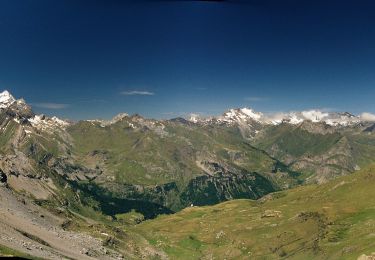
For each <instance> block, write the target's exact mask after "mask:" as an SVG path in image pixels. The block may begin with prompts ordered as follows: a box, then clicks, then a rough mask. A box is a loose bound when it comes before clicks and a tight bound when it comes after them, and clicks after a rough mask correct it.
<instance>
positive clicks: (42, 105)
mask: <svg viewBox="0 0 375 260" xmlns="http://www.w3.org/2000/svg"><path fill="white" fill-rule="evenodd" d="M31 105H32V106H34V107H39V108H47V109H64V108H67V107H69V104H62V103H33V104H31Z"/></svg>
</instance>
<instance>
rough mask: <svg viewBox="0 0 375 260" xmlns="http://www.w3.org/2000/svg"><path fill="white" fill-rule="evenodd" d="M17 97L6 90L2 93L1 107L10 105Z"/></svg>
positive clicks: (0, 96) (0, 98) (0, 94)
mask: <svg viewBox="0 0 375 260" xmlns="http://www.w3.org/2000/svg"><path fill="white" fill-rule="evenodd" d="M15 101H16V99H15V98H14V97H13V96H12V95H11V94H10V93H9V91H8V90H4V91H3V92H1V93H0V108H6V107H9V106H10V105H11V104H12V103H13V102H15Z"/></svg>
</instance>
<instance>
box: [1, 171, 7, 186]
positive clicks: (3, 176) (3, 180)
mask: <svg viewBox="0 0 375 260" xmlns="http://www.w3.org/2000/svg"><path fill="white" fill-rule="evenodd" d="M7 180H8V177H7V175H6V174H5V173H4V172H3V171H2V170H0V185H1V184H4V183H7Z"/></svg>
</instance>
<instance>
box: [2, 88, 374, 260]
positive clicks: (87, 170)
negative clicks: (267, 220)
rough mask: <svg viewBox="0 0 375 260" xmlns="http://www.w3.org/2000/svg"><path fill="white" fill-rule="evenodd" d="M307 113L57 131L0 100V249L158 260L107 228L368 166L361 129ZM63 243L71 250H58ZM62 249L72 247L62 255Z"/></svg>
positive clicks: (48, 120) (92, 124) (122, 119)
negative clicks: (0, 217) (0, 229)
mask: <svg viewBox="0 0 375 260" xmlns="http://www.w3.org/2000/svg"><path fill="white" fill-rule="evenodd" d="M315 112H316V111H315ZM315 112H311V111H310V112H300V113H294V114H289V115H288V116H285V115H284V116H283V118H282V119H281V120H279V119H277V120H279V121H277V120H276V119H275V118H273V119H271V117H270V116H269V115H264V114H262V113H258V112H255V111H253V110H251V109H232V110H230V111H228V112H226V113H224V114H223V115H222V116H220V117H212V118H207V119H199V118H194V119H192V120H186V119H182V118H176V119H171V120H153V119H146V118H143V117H142V116H140V115H128V114H120V115H118V116H116V117H115V118H113V119H112V120H110V121H104V120H84V121H79V122H68V121H64V120H61V119H59V118H56V117H48V116H44V115H36V114H34V113H33V111H32V109H31V107H30V106H29V105H27V103H26V102H25V101H24V100H22V99H20V100H17V99H15V98H14V97H13V96H12V95H11V94H10V93H9V92H6V91H5V92H3V93H0V182H1V183H2V187H1V190H0V192H2V194H3V195H2V198H4V199H3V200H2V202H1V206H2V210H0V213H1V212H3V211H4V212H5V213H4V214H6V216H5V217H4V220H3V221H2V222H0V224H1V225H3V227H4V230H7V231H6V232H7V233H4V234H6V236H3V237H2V238H1V239H2V240H0V241H1V242H0V244H2V245H4V246H6V247H7V248H8V247H10V248H13V249H16V250H17V252H23V253H22V254H28V253H30V254H32V255H35V256H40V257H45V258H60V257H71V258H77V259H79V258H80V257H81V256H82V255H83V256H87V257H90V256H92V257H98V258H103V257H109V258H110V257H117V256H120V255H123V256H125V257H128V258H139V257H142V256H143V257H150V258H151V257H159V258H165V257H167V255H166V254H165V252H162V250H160V248H157V247H155V245H153V244H152V243H149V242H148V241H146V240H144V238H143V237H142V236H138V233H137V232H135V233H134V234H132V236H128V235H126V233H125V234H124V233H122V231H119V230H118V229H117V228H118V225H119V224H120V223H122V222H121V221H123V219H126V221H125V222H126V223H128V222H129V218H130V219H133V220H134V219H136V222H138V219H141V220H142V219H144V218H146V219H151V218H155V217H157V216H158V215H159V214H169V213H173V212H176V211H179V210H181V209H183V208H185V207H187V206H190V205H191V204H193V205H200V206H203V205H213V204H217V203H220V202H222V201H227V200H233V199H241V198H242V199H245V198H246V199H259V198H262V197H264V196H265V195H267V194H269V193H272V192H275V191H279V190H283V189H288V188H291V187H295V186H297V185H300V184H305V183H325V182H328V181H329V180H331V179H334V178H337V177H338V176H341V175H348V174H351V173H353V172H355V171H357V170H359V169H360V168H363V167H366V166H367V165H369V164H371V163H372V162H373V161H374V158H375V135H374V132H373V131H372V128H373V123H370V122H366V121H363V120H362V119H361V118H360V117H357V116H353V115H350V114H348V113H345V114H329V113H328V114H327V115H326V114H319V113H317V112H316V113H315ZM321 118H323V119H321ZM10 204H12V206H11V205H10ZM13 206H14V207H13ZM12 207H13V208H12ZM7 209H9V210H10V209H12V210H10V211H9V212H10V213H9V212H7ZM56 209H59V210H57V211H56ZM12 212H13V213H12ZM17 212H18V213H19V215H18V216H19V217H16V215H17V214H18V213H17ZM39 212H42V213H39ZM16 213H17V214H16ZM9 214H10V215H9ZM40 214H41V215H43V216H44V217H40ZM51 214H52V215H51ZM12 216H13V217H12ZM46 216H47V217H46ZM12 218H14V219H13V220H12ZM6 219H8V220H9V219H10V221H5V220H6ZM16 219H17V221H15V220H16ZM34 219H35V220H34ZM46 219H48V221H47V220H46ZM93 219H95V220H93ZM133 220H131V221H130V222H132V221H133ZM12 221H13V222H12ZM43 221H47V222H48V223H49V226H48V225H47V224H48V223H47V224H46V225H47V229H45V228H44V225H45V224H44V223H45V222H43ZM92 221H94V222H92ZM17 223H18V224H17ZM90 223H91V224H90ZM103 223H104V224H103ZM92 225H94V226H95V227H96V231H94V230H92V228H90V226H92ZM101 225H104V226H101ZM31 226H35V227H34V228H30V227H31ZM122 228H123V227H122ZM126 228H127V227H125V229H126ZM28 230H31V231H32V232H30V231H28ZM100 230H101V232H99V231H100ZM66 231H69V232H66ZM4 232H5V231H4ZM70 232H73V233H70ZM74 232H76V233H74ZM77 232H78V233H77ZM81 232H84V233H85V234H86V235H88V236H87V237H86V236H85V235H82V234H81ZM101 233H105V234H107V235H108V233H111V234H113V236H114V237H116V239H114V238H113V237H112V235H110V238H108V237H107V235H103V234H101ZM67 236H68V237H72V239H71V240H70V242H69V243H72V245H70V244H69V243H65V244H64V243H61V246H59V245H60V242H59V241H60V240H59V239H61V238H64V239H65V238H66V237H67ZM85 239H87V242H89V244H92V245H94V246H93V247H90V246H89V245H87V244H86V241H83V240H85ZM49 240H51V242H49ZM43 241H44V242H43ZM45 242H46V243H45ZM99 244H102V246H104V247H100V246H99ZM74 246H75V247H74ZM69 247H74V248H75V249H74V250H73V251H72V252H71V253H69V250H68V251H67V249H66V248H69ZM41 248H42V249H41ZM140 248H143V249H147V250H146V251H142V250H140ZM111 250H113V251H111ZM141 251H142V252H144V253H141ZM0 252H1V248H0Z"/></svg>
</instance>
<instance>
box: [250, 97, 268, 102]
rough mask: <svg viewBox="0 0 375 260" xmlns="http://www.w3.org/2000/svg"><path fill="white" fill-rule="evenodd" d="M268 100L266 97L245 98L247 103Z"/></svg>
mask: <svg viewBox="0 0 375 260" xmlns="http://www.w3.org/2000/svg"><path fill="white" fill-rule="evenodd" d="M267 99H268V98H265V97H245V100H246V101H251V102H260V101H265V100H267Z"/></svg>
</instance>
